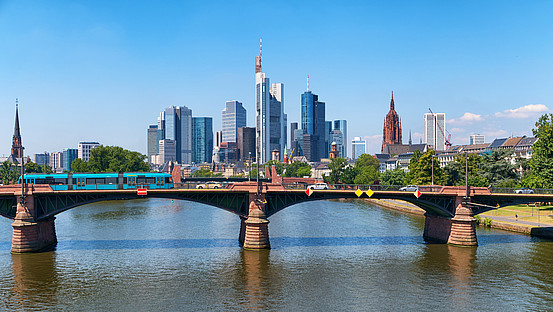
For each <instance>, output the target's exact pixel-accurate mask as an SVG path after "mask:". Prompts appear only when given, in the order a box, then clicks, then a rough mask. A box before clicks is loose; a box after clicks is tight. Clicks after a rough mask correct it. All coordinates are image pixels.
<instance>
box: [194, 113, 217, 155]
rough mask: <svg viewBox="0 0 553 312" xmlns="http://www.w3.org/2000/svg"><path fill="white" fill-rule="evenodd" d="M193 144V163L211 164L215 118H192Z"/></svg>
mask: <svg viewBox="0 0 553 312" xmlns="http://www.w3.org/2000/svg"><path fill="white" fill-rule="evenodd" d="M192 142H193V146H192V147H193V149H192V150H193V151H194V152H193V158H192V162H193V163H195V164H202V163H210V162H211V160H212V156H213V118H211V117H192Z"/></svg>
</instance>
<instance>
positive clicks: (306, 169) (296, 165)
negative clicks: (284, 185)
mask: <svg viewBox="0 0 553 312" xmlns="http://www.w3.org/2000/svg"><path fill="white" fill-rule="evenodd" d="M283 176H285V177H297V178H302V177H306V176H307V177H310V176H311V166H310V165H309V164H308V163H305V162H301V161H296V162H293V163H291V164H288V165H287V166H286V171H285V172H284V174H283Z"/></svg>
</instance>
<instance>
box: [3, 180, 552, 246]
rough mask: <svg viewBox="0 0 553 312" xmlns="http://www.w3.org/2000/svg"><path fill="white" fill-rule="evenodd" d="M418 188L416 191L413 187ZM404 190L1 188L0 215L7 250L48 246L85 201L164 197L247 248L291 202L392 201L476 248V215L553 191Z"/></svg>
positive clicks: (428, 230) (435, 236)
mask: <svg viewBox="0 0 553 312" xmlns="http://www.w3.org/2000/svg"><path fill="white" fill-rule="evenodd" d="M419 191H420V192H419ZM419 191H417V192H415V193H413V192H404V191H398V190H397V188H395V189H394V188H390V187H385V186H378V185H376V186H374V185H373V186H355V187H349V188H346V187H344V186H341V185H336V186H330V189H329V190H314V191H312V192H306V190H305V189H304V188H301V189H298V188H297V186H293V185H286V184H277V183H262V184H260V185H259V186H258V185H257V184H256V182H253V181H252V182H242V183H234V184H231V186H230V187H229V188H226V189H202V190H198V189H180V188H175V189H155V190H141V191H138V190H136V189H135V190H73V191H53V190H52V188H50V186H48V185H26V186H25V187H24V188H22V187H21V185H12V186H1V187H0V215H1V216H3V217H6V218H9V219H12V220H14V222H13V223H12V226H13V236H12V248H11V251H12V253H27V252H37V251H42V250H47V249H48V248H51V247H52V246H55V244H56V243H57V238H56V232H55V225H54V220H55V216H56V215H57V214H59V213H61V212H63V211H66V210H68V209H71V208H74V207H77V206H81V205H85V204H88V203H93V202H98V201H106V200H119V199H136V198H146V197H154V198H169V199H177V200H188V201H194V202H198V203H203V204H207V205H211V206H215V207H218V208H221V209H224V210H227V211H229V212H231V213H234V214H236V215H238V216H239V217H240V220H241V226H240V234H239V242H240V243H241V244H242V246H243V247H244V248H246V249H266V248H270V242H269V232H268V224H269V220H268V218H269V217H270V216H272V215H273V214H275V213H277V212H279V211H281V210H283V209H285V208H286V207H289V206H292V205H294V204H297V203H300V202H305V201H313V200H328V199H347V198H369V197H370V198H373V199H397V200H404V201H407V202H410V203H412V204H415V205H416V206H418V207H420V208H422V209H424V210H425V211H426V213H425V218H426V220H425V229H424V237H425V239H429V240H434V241H439V242H447V243H450V244H454V245H462V246H476V245H477V244H478V243H477V239H476V230H475V226H476V225H475V219H474V217H473V215H474V214H478V213H480V212H484V211H487V210H490V209H496V208H499V207H502V206H508V205H513V204H521V203H530V202H549V201H553V195H552V194H500V193H492V192H490V190H488V189H486V188H470V189H469V192H468V195H469V196H468V197H467V190H466V188H465V187H442V186H428V187H419Z"/></svg>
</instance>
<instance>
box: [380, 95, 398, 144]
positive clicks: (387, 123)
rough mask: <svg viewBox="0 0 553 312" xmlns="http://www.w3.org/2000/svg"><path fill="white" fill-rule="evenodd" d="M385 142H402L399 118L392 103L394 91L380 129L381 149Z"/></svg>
mask: <svg viewBox="0 0 553 312" xmlns="http://www.w3.org/2000/svg"><path fill="white" fill-rule="evenodd" d="M387 144H403V139H402V138H401V120H400V119H399V115H398V114H397V113H396V110H395V104H394V92H392V100H391V101H390V111H389V112H388V114H387V115H386V119H384V128H383V130H382V149H381V151H383V150H384V146H386V145H387Z"/></svg>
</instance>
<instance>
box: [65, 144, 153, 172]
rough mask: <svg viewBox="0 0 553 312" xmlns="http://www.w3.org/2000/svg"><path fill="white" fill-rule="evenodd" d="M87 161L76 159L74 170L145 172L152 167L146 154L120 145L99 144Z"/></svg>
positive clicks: (72, 166) (73, 165) (73, 164)
mask: <svg viewBox="0 0 553 312" xmlns="http://www.w3.org/2000/svg"><path fill="white" fill-rule="evenodd" d="M90 154H91V155H90V159H89V160H88V162H85V161H83V160H81V159H75V160H74V161H73V163H72V164H71V168H72V170H73V171H74V172H119V173H122V172H143V171H149V170H150V167H149V166H148V164H147V163H146V162H145V161H144V160H145V159H146V156H145V155H142V154H140V153H138V152H132V151H129V150H126V149H123V148H122V147H119V146H102V145H100V146H98V147H96V148H94V149H93V150H92V151H91V152H90Z"/></svg>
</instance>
